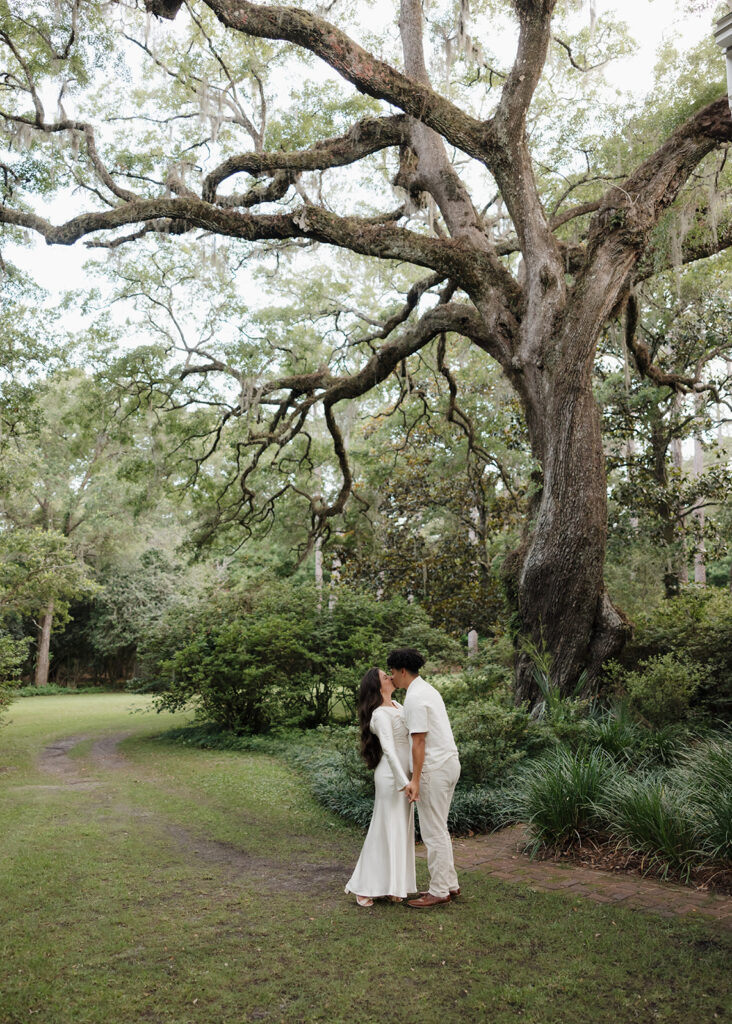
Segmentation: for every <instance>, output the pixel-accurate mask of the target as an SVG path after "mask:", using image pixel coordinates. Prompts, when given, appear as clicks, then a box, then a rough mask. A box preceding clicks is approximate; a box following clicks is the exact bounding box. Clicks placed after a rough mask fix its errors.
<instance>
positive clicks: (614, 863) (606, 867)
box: [536, 837, 732, 896]
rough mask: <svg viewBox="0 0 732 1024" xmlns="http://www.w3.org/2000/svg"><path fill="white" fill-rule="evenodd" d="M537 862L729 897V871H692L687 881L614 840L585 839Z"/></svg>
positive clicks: (731, 888)
mask: <svg viewBox="0 0 732 1024" xmlns="http://www.w3.org/2000/svg"><path fill="white" fill-rule="evenodd" d="M536 858H537V860H556V861H559V862H560V863H564V864H566V863H567V862H569V863H571V864H581V865H583V866H584V867H589V868H596V869H597V870H599V871H610V872H612V873H613V874H615V875H618V874H632V875H641V876H642V877H645V878H649V877H650V878H663V879H664V880H665V881H673V882H680V883H682V884H684V885H691V886H693V887H694V888H695V889H697V890H700V891H703V892H717V893H720V894H724V895H727V896H729V895H732V869H730V868H714V867H699V868H694V869H693V870H692V871H691V874H690V877H689V878H688V879H686V878H685V877H683V876H682V875H681V873H680V872H678V871H676V872H674V871H671V870H667V869H666V868H665V867H663V866H661V865H659V864H657V863H654V861H653V860H652V858H651V857H649V856H646V855H644V854H641V853H637V852H636V851H635V850H631V849H629V848H628V847H627V846H625V845H624V844H623V843H618V842H617V840H613V839H606V840H604V841H600V842H598V841H595V840H594V839H589V838H587V837H584V838H583V839H582V840H581V841H580V840H577V839H575V840H574V841H573V842H571V843H569V844H568V845H567V846H562V847H556V846H555V847H551V848H548V849H547V850H545V851H543V852H541V851H540V852H539V853H538V854H537V855H536Z"/></svg>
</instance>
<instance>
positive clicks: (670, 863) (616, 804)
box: [595, 772, 700, 880]
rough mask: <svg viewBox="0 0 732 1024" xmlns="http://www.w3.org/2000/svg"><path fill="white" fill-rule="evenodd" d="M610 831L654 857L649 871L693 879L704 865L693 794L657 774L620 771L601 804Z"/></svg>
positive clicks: (598, 806) (598, 808)
mask: <svg viewBox="0 0 732 1024" xmlns="http://www.w3.org/2000/svg"><path fill="white" fill-rule="evenodd" d="M595 813H596V816H597V820H598V821H602V822H603V824H604V827H605V828H606V830H607V832H608V833H609V834H610V835H611V836H613V837H614V838H616V839H619V840H622V841H623V842H625V843H626V844H627V846H629V847H630V848H631V849H632V850H634V851H636V852H637V853H640V854H644V855H646V856H647V857H648V858H649V862H648V863H649V867H650V866H656V867H659V868H661V869H662V874H663V875H664V877H665V876H666V875H667V874H668V872H669V870H670V869H673V870H674V871H677V872H679V873H680V874H681V876H682V877H684V878H686V879H687V880H688V877H689V875H690V873H691V870H692V868H693V867H694V866H695V865H696V864H698V863H699V860H700V857H699V850H698V836H697V830H696V823H695V815H694V809H693V806H692V804H691V802H690V800H689V799H688V794H686V793H684V792H683V791H682V790H681V789H679V788H678V787H677V786H675V785H674V781H673V778H672V777H670V776H668V775H664V774H660V773H657V772H649V773H648V774H646V775H639V774H637V773H635V772H633V773H631V772H627V773H626V772H618V773H617V774H616V775H615V777H614V778H612V779H610V780H609V781H608V785H607V786H606V787H605V788H604V790H603V791H602V793H601V794H599V796H598V798H597V800H596V803H595Z"/></svg>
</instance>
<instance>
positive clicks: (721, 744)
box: [673, 731, 732, 867]
mask: <svg viewBox="0 0 732 1024" xmlns="http://www.w3.org/2000/svg"><path fill="white" fill-rule="evenodd" d="M673 778H674V781H675V783H676V786H677V788H678V790H679V791H680V792H681V793H683V794H684V796H685V799H686V800H687V801H688V803H689V804H690V806H691V807H692V809H693V817H694V825H695V829H696V833H697V839H698V845H699V848H700V852H701V853H702V855H703V856H704V858H705V859H708V860H709V861H711V862H713V863H720V864H722V865H725V866H728V867H732V731H730V735H727V736H724V735H722V736H719V737H713V738H710V739H708V740H706V741H705V742H703V743H700V744H699V745H698V746H696V747H692V748H691V749H689V750H686V751H684V753H683V754H681V755H680V757H679V761H678V765H677V767H676V768H675V770H674V772H673Z"/></svg>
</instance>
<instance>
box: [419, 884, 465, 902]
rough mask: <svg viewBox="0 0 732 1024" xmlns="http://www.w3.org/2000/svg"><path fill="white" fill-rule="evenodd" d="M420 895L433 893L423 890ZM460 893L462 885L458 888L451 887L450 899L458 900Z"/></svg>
mask: <svg viewBox="0 0 732 1024" xmlns="http://www.w3.org/2000/svg"><path fill="white" fill-rule="evenodd" d="M419 895H420V896H430V895H431V893H430V892H429V891H427V892H421V893H420V894H419ZM459 895H460V886H458V887H457V889H450V899H451V900H456V899H457V898H458V896H459Z"/></svg>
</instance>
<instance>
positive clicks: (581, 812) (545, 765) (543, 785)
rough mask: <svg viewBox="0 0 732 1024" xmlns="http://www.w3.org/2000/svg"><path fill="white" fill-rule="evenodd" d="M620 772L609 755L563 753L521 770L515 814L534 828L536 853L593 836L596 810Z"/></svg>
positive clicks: (532, 846)
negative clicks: (588, 835)
mask: <svg viewBox="0 0 732 1024" xmlns="http://www.w3.org/2000/svg"><path fill="white" fill-rule="evenodd" d="M619 772H620V769H619V768H618V766H617V764H616V763H615V762H614V761H613V759H612V758H611V757H610V756H609V755H608V754H607V753H606V752H605V751H604V750H599V749H594V750H590V751H585V752H583V751H576V752H571V751H569V750H567V749H565V748H562V747H559V748H557V749H556V750H554V751H552V752H551V753H550V754H548V755H546V756H544V757H542V758H540V759H538V760H537V761H534V762H533V763H531V764H530V765H528V766H527V767H526V768H524V769H522V770H521V772H520V775H519V780H518V793H517V798H516V806H515V811H516V812H517V814H518V816H519V817H520V819H521V820H522V821H525V822H526V823H527V824H528V826H529V835H530V840H531V842H530V844H529V845H530V849H531V851H532V853H535V852H536V851H537V850H538V849H539V848H540V847H542V846H558V845H562V844H564V843H566V842H567V841H569V840H572V839H575V838H581V836H582V834H584V833H587V832H590V831H594V830H595V828H596V825H597V815H596V811H595V804H596V802H597V801H598V800H599V798H600V796H601V794H602V793H603V792H604V791H605V790H606V789H607V788H608V786H609V785H610V783H611V782H612V780H613V779H614V777H615V776H616V775H618V774H619Z"/></svg>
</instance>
